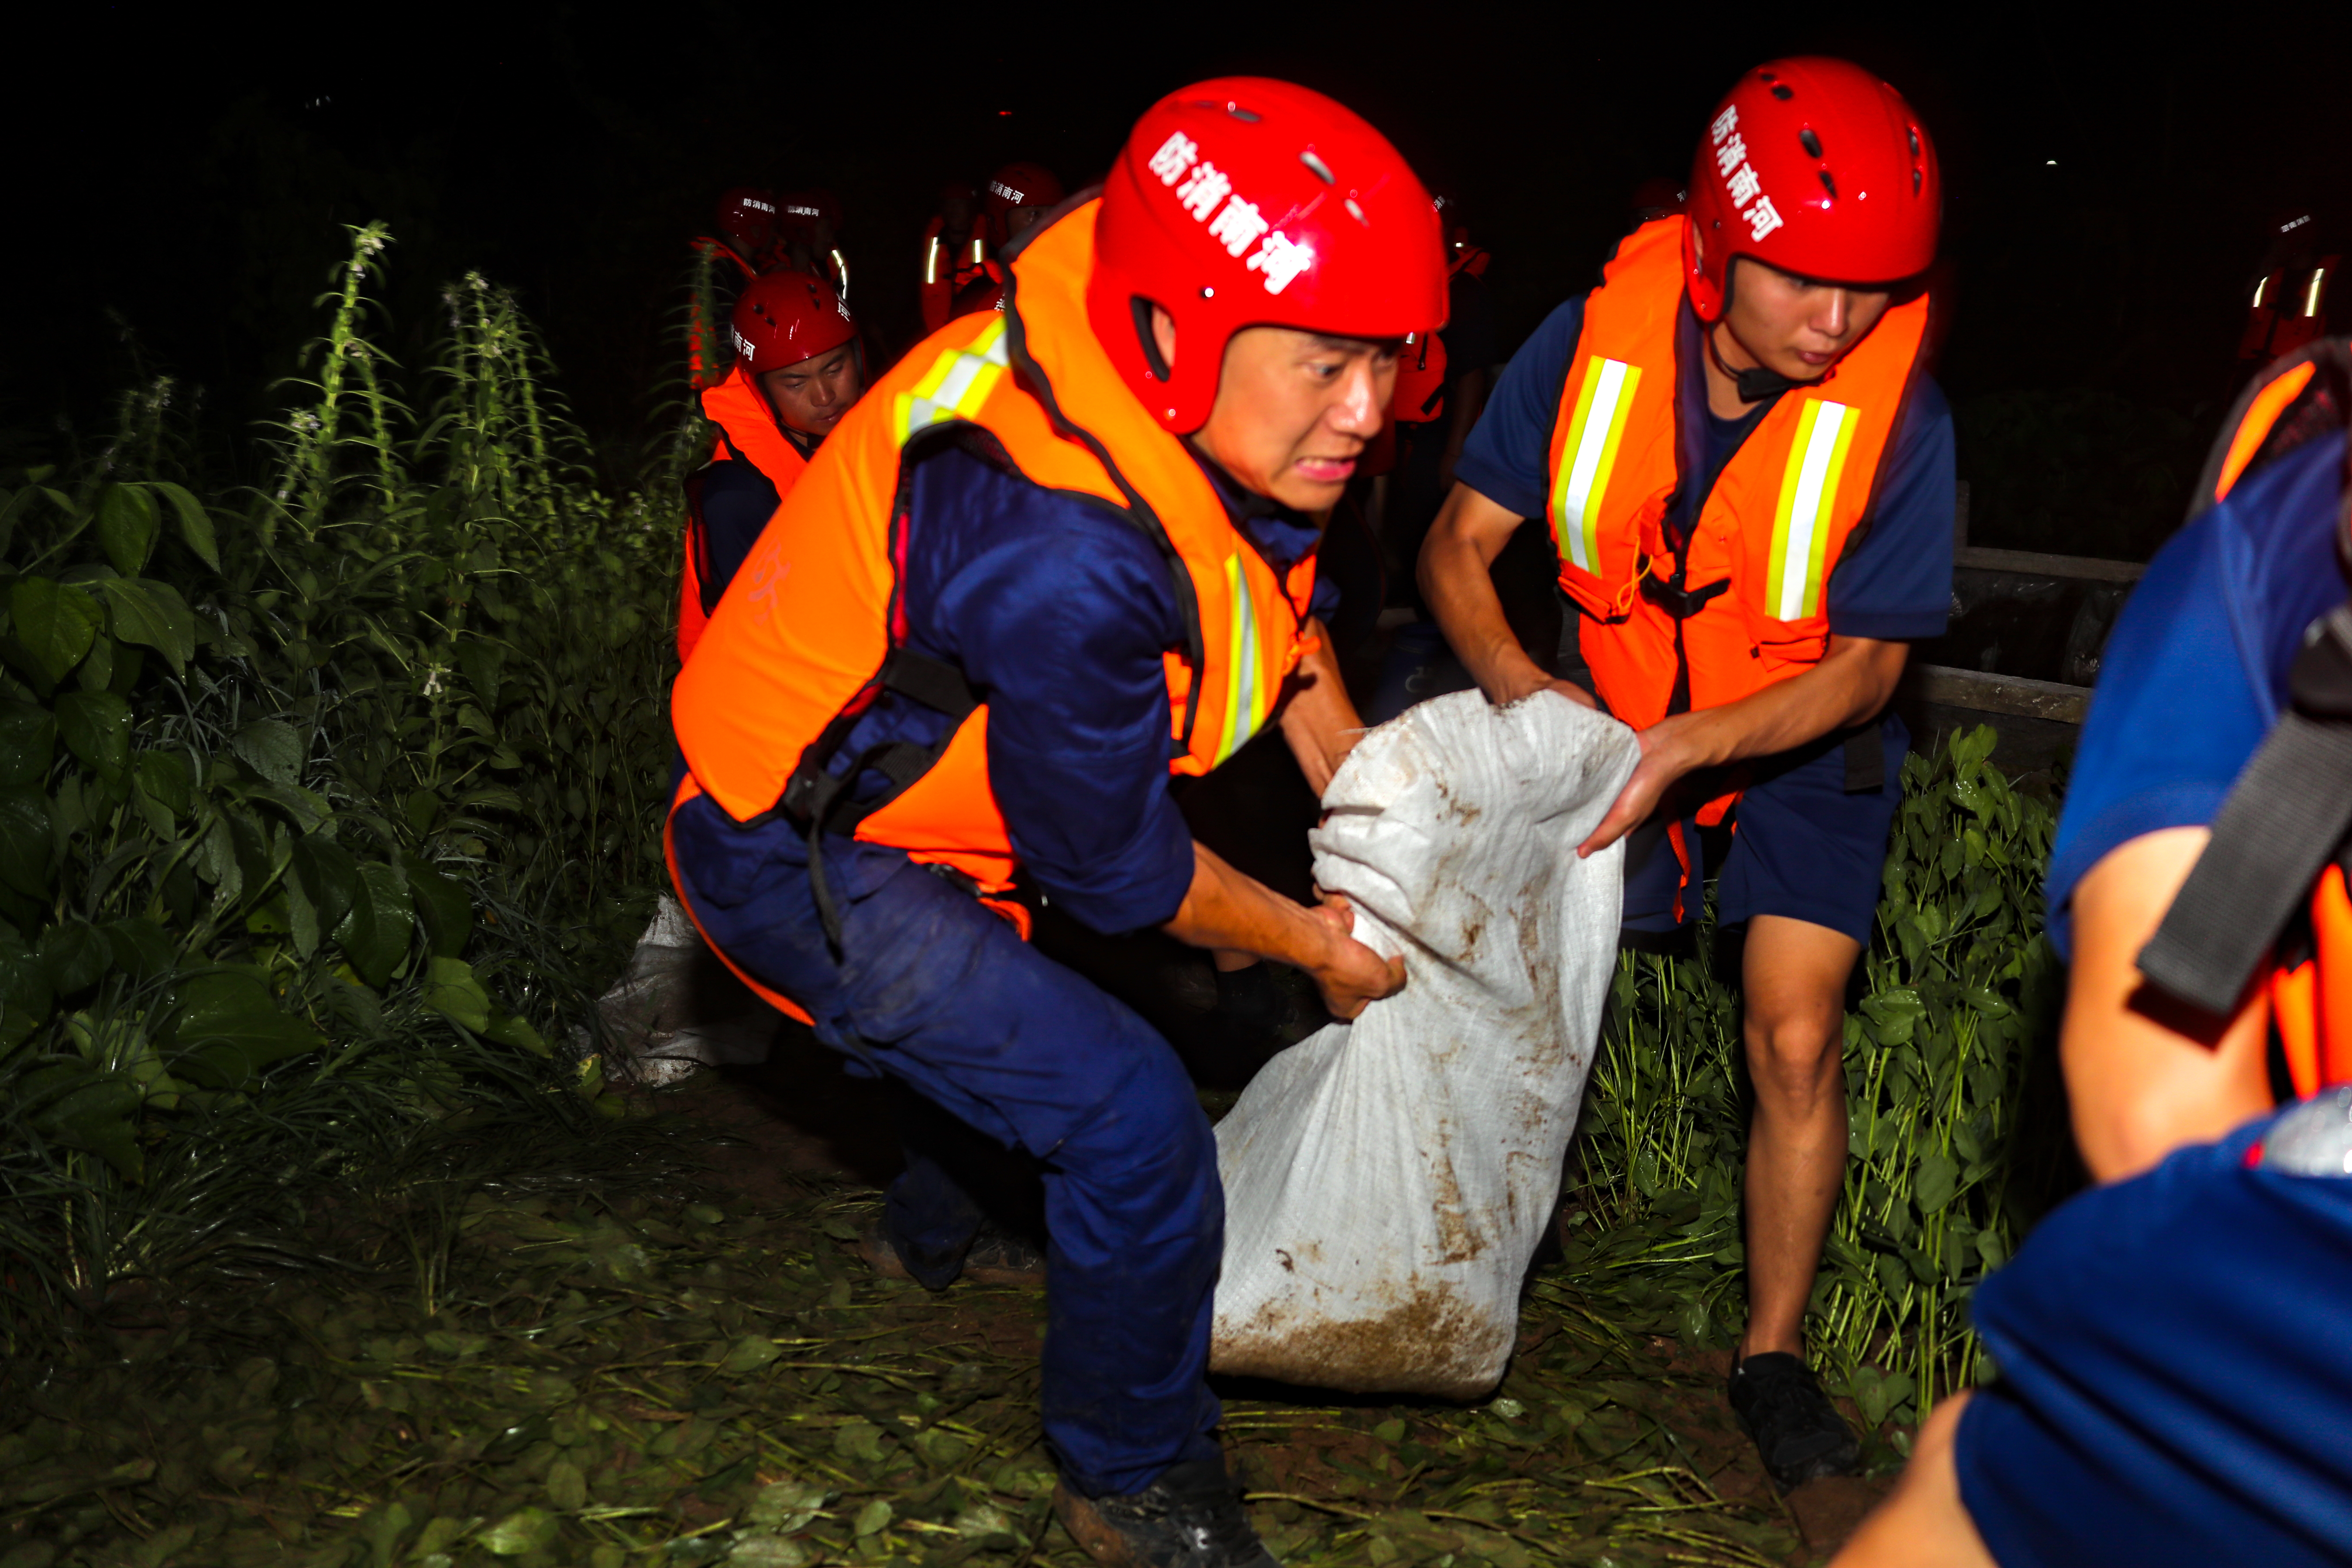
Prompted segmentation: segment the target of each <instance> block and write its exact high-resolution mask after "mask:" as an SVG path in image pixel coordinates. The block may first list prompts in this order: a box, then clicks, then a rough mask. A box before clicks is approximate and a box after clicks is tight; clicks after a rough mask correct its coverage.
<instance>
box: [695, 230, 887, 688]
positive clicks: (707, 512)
mask: <svg viewBox="0 0 2352 1568" xmlns="http://www.w3.org/2000/svg"><path fill="white" fill-rule="evenodd" d="M733 330H734V336H735V365H734V368H733V369H732V370H730V372H729V373H728V374H727V378H726V379H725V380H724V381H721V382H720V383H719V384H718V385H716V386H714V387H711V388H710V389H709V391H707V392H705V393H704V394H703V395H702V412H703V416H704V417H706V418H708V419H709V421H710V422H711V423H712V424H714V425H716V426H719V442H718V447H717V450H716V451H715V452H714V453H713V454H712V456H711V460H710V461H709V463H707V464H705V465H704V466H703V467H702V468H698V469H697V470H695V472H694V473H693V474H692V475H691V476H689V477H688V479H687V485H686V499H687V524H686V571H685V574H684V583H683V586H682V590H681V598H680V602H679V604H678V610H677V658H678V662H679V663H680V664H683V663H685V662H686V659H687V656H688V655H689V654H691V653H692V652H693V651H694V647H695V644H696V643H697V642H698V641H699V640H700V639H701V637H702V628H703V627H704V626H706V625H708V624H709V620H710V613H711V611H713V610H715V609H717V608H718V607H719V596H720V595H723V594H725V593H726V592H727V584H729V583H730V582H731V581H732V580H733V579H734V576H735V572H736V568H738V567H739V566H740V565H741V564H742V563H743V558H744V557H745V556H746V555H749V554H750V553H751V546H752V545H753V544H754V543H755V542H758V540H759V537H760V531H761V530H762V529H764V528H766V527H767V526H768V520H769V519H770V518H772V517H773V516H774V515H775V514H776V508H777V506H778V505H779V504H780V503H781V502H782V500H783V498H784V497H785V496H786V495H787V494H789V493H790V492H791V490H792V488H793V485H794V484H796V483H797V482H799V479H800V477H801V474H802V472H803V470H804V469H806V468H807V467H808V460H809V458H811V457H812V456H814V453H815V451H816V449H817V447H818V446H819V445H820V444H821V443H823V441H824V438H825V437H827V436H829V435H831V434H832V433H833V427H834V426H835V425H837V424H839V423H840V422H841V416H843V415H845V414H846V413H848V412H849V409H850V405H853V404H855V403H856V401H857V400H858V398H859V397H860V396H861V395H864V393H865V391H866V359H865V355H864V353H863V352H862V351H861V349H860V347H859V344H858V339H857V327H856V323H855V322H854V321H851V320H850V317H849V307H848V306H847V305H845V304H844V303H843V302H842V300H841V297H840V296H839V295H837V294H835V292H834V291H833V285H832V284H830V283H827V282H826V281H825V280H824V279H822V278H813V277H811V276H809V275H808V274H807V273H805V272H771V273H769V274H767V275H766V276H765V277H763V278H761V279H758V280H756V281H755V282H753V283H752V284H751V287H750V288H748V289H744V290H743V297H742V298H741V299H740V300H737V301H736V302H735V314H734V319H733Z"/></svg>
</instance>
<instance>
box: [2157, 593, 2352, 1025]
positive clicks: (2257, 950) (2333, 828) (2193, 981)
mask: <svg viewBox="0 0 2352 1568" xmlns="http://www.w3.org/2000/svg"><path fill="white" fill-rule="evenodd" d="M2320 627H2321V632H2320V635H2319V636H2318V637H2314V638H2313V639H2312V640H2311V641H2310V642H2309V643H2307V644H2305V647H2304V649H2303V651H2302V652H2301V653H2300V654H2298V655H2296V657H2295V661H2294V670H2293V672H2292V675H2291V677H2290V685H2291V688H2292V690H2293V694H2294V707H2293V709H2292V710H2290V711H2288V712H2287V713H2285V714H2284V715H2283V716H2282V717H2281V718H2280V720H2279V722H2278V724H2277V727H2276V728H2274V729H2273V730H2272V731H2271V732H2270V736H2269V738H2268V739H2267V740H2265V741H2264V742H2263V744H2262V749H2261V750H2259V751H2257V752H2255V753H2254V755H2253V759H2252V761H2251V762H2249V763H2247V764H2246V767H2245V771H2244V772H2242V773H2240V774H2239V775H2238V780H2237V783H2236V784H2232V785H2231V788H2230V794H2229V796H2228V798H2227V799H2225V800H2224V801H2223V802H2222V803H2221V812H2220V813H2219V814H2218V815H2217V816H2215V817H2214V819H2213V835H2212V837H2211V838H2210V840H2208V842H2207V843H2206V846H2205V849H2204V852H2203V853H2202V854H2200V856H2199V857H2198V858H2197V864H2196V865H2195V866H2194V867H2193V868H2190V870H2189V879H2188V880H2187V881H2186V882H2184V883H2182V884H2181V888H2180V891H2179V893H2178V894H2176V895H2174V897H2173V900H2172V907H2171V908H2170V909H2169V910H2167V911H2166V913H2165V917H2164V921H2163V923H2162V924H2161V925H2159V926H2158V928H2157V931H2156V935H2155V936H2154V937H2152V938H2150V939H2149V941H2148V943H2147V946H2146V947H2144V948H2142V949H2141V950H2140V952H2139V969H2140V973H2143V974H2145V975H2147V978H2148V980H2149V982H2150V983H2151V984H2155V985H2156V986H2158V988H2159V989H2161V990H2164V991H2166V992H2168V993H2169V994H2172V995H2174V996H2176V997H2179V999H2180V1000H2181V1001H2183V1002H2186V1003H2189V1005H2192V1006H2195V1007H2198V1008H2200V1009H2201V1010H2203V1011H2204V1012H2206V1013H2208V1014H2210V1015H2211V1016H2215V1017H2222V1018H2226V1017H2228V1016H2230V1015H2231V1013H2232V1012H2234V1011H2235V1010H2236V1008H2237V1005H2238V999H2239V998H2240V997H2241V996H2242V995H2243V994H2244V993H2245V988H2246V983H2247V982H2248V981H2249V980H2250V979H2252V976H2253V973H2254V970H2255V967H2256V966H2257V965H2258V964H2260V963H2262V961H2263V955H2264V954H2266V953H2267V952H2270V951H2271V949H2272V946H2273V943H2275V942H2276V941H2277V940H2278V935H2279V933H2280V931H2283V930H2284V929H2285V927H2286V924H2287V921H2288V920H2289V919H2290V918H2291V917H2292V916H2293V915H2294V911H2295V910H2296V909H2297V907H2299V906H2300V905H2302V904H2303V903H2304V902H2305V901H2306V900H2308V899H2309V898H2310V897H2311V889H2312V887H2313V885H2314V884H2315V882H2316V881H2317V880H2318V878H2319V874H2320V872H2321V871H2322V870H2323V869H2325V868H2326V865H2327V863H2328V861H2329V860H2330V859H2332V858H2334V857H2335V855H2336V852H2337V850H2338V848H2339V847H2341V846H2342V845H2343V844H2344V841H2345V836H2346V834H2347V830H2352V601H2347V603H2345V604H2342V605H2337V606H2336V608H2335V609H2334V610H2332V611H2330V612H2329V613H2328V614H2327V616H2326V618H2325V619H2324V620H2322V621H2321V623H2320Z"/></svg>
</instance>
